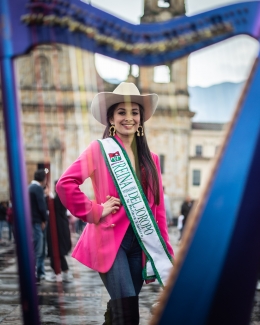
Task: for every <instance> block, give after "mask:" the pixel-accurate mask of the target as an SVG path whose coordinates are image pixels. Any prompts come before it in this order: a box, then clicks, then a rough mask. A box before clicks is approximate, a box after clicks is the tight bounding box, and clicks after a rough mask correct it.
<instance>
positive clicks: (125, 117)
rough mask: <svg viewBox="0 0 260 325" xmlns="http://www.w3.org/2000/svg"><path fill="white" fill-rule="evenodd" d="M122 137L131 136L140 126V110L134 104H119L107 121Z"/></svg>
mask: <svg viewBox="0 0 260 325" xmlns="http://www.w3.org/2000/svg"><path fill="white" fill-rule="evenodd" d="M109 122H110V123H111V124H113V125H114V126H115V128H116V133H117V134H118V135H122V136H133V135H134V134H135V132H136V131H137V129H138V127H139V125H140V108H139V105H138V104H135V103H119V104H118V105H117V106H116V108H115V110H114V115H113V118H111V119H110V121H109Z"/></svg>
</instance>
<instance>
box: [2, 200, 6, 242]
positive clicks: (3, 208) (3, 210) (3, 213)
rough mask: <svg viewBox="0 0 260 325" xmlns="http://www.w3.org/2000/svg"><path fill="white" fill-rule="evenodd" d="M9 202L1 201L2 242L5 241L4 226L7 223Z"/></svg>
mask: <svg viewBox="0 0 260 325" xmlns="http://www.w3.org/2000/svg"><path fill="white" fill-rule="evenodd" d="M6 211H7V203H6V202H0V243H2V242H3V228H4V226H5V225H6Z"/></svg>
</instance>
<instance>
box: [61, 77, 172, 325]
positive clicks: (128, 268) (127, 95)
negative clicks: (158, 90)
mask: <svg viewBox="0 0 260 325" xmlns="http://www.w3.org/2000/svg"><path fill="white" fill-rule="evenodd" d="M157 102H158V96H157V95H156V94H151V95H140V93H139V90H138V89H137V88H136V86H135V85H134V84H132V83H125V82H123V83H121V84H120V85H119V86H118V87H117V88H116V89H115V90H114V91H113V92H112V93H99V94H97V95H96V96H95V98H94V99H93V102H92V104H91V111H92V114H93V116H94V117H95V118H96V119H97V120H98V121H99V122H100V123H102V124H104V125H105V126H106V129H105V132H104V135H103V140H98V141H94V142H92V143H91V144H90V145H89V146H88V147H87V149H86V150H85V151H84V152H83V153H82V154H81V155H80V157H79V158H78V159H77V160H76V161H75V162H74V163H73V164H72V165H71V166H70V167H69V168H68V169H67V170H66V171H65V173H64V174H63V175H62V177H61V179H60V180H59V182H58V184H57V192H58V194H59V196H60V198H61V201H62V202H63V204H64V205H65V206H66V207H67V208H68V210H70V212H71V213H72V214H73V215H75V216H77V217H79V218H81V219H82V220H83V221H86V222H87V223H88V224H87V226H86V227H85V229H84V231H83V233H82V235H81V237H80V239H79V241H78V243H77V245H76V247H75V249H74V251H73V254H72V256H73V257H75V258H76V259H78V260H79V261H80V262H81V263H83V264H85V265H87V266H88V267H90V268H92V269H94V270H96V271H98V272H99V274H100V276H101V279H102V281H103V283H104V285H105V286H106V289H107V291H108V293H109V295H110V297H111V300H110V302H109V303H108V310H107V312H106V314H105V319H106V322H105V323H104V324H111V323H112V324H125V325H126V324H131V325H135V324H139V309H138V295H139V293H140V290H141V288H142V284H143V281H144V280H146V281H147V282H148V281H152V280H154V279H155V278H157V279H158V281H159V282H160V284H161V285H162V286H163V285H165V282H166V279H167V277H168V273H169V271H170V269H171V268H172V257H173V250H172V247H171V245H170V242H169V237H168V232H167V225H166V216H165V208H164V199H163V189H162V181H161V175H160V167H159V160H158V156H156V155H155V154H153V153H151V152H150V151H149V148H148V145H147V142H146V137H145V133H144V128H143V124H144V122H145V121H147V120H148V119H149V118H150V117H151V116H152V114H153V113H154V111H155V109H156V106H157ZM88 177H90V178H91V181H92V184H93V189H94V193H95V200H93V201H90V200H89V199H88V198H87V197H86V196H85V195H84V194H83V193H82V192H81V191H80V189H79V185H80V184H82V183H83V182H84V181H85V179H86V178H88Z"/></svg>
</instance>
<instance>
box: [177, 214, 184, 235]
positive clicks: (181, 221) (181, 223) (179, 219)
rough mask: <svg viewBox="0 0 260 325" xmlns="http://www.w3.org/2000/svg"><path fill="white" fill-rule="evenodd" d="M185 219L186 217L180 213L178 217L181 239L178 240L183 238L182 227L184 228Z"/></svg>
mask: <svg viewBox="0 0 260 325" xmlns="http://www.w3.org/2000/svg"><path fill="white" fill-rule="evenodd" d="M183 219H184V216H183V215H182V214H181V215H179V217H178V223H177V229H178V230H179V232H180V235H179V239H178V240H181V235H182V229H183Z"/></svg>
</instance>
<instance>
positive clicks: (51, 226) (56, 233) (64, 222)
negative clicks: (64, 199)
mask: <svg viewBox="0 0 260 325" xmlns="http://www.w3.org/2000/svg"><path fill="white" fill-rule="evenodd" d="M56 183H57V181H56V182H55V187H56ZM49 200H51V198H49ZM53 200H54V211H53V212H54V213H52V211H51V210H50V216H49V217H50V220H49V223H48V227H47V241H48V256H49V257H50V261H51V268H52V273H51V275H50V276H47V277H46V281H49V282H61V281H64V282H71V281H72V280H73V276H72V274H71V273H70V272H69V266H68V263H67V260H66V257H65V256H66V255H67V254H68V253H69V251H70V250H71V238H70V229H69V220H68V216H67V209H66V208H65V207H64V205H63V204H62V203H61V200H60V198H59V196H58V195H57V193H56V191H55V196H54V199H53ZM52 218H53V220H52ZM61 271H62V273H61Z"/></svg>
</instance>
